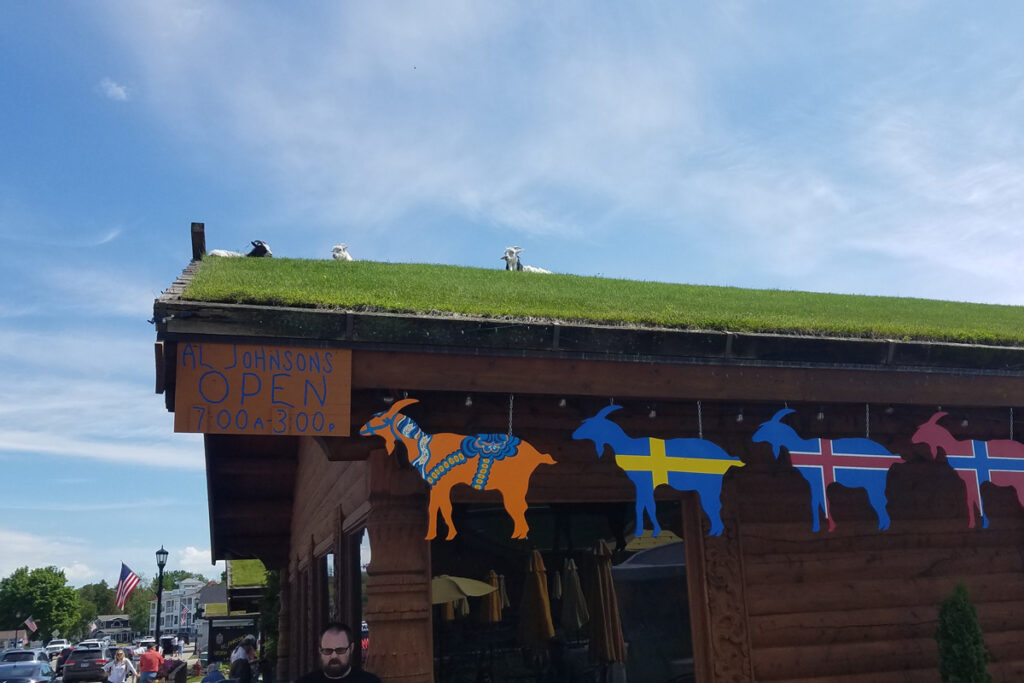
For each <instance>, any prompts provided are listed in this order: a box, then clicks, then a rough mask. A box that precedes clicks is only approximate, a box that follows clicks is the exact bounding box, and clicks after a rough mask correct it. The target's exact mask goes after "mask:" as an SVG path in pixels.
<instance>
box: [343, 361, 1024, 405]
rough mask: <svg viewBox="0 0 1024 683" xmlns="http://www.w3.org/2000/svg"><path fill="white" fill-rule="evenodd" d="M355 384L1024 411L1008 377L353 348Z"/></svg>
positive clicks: (1016, 383)
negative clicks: (967, 407) (923, 405)
mask: <svg viewBox="0 0 1024 683" xmlns="http://www.w3.org/2000/svg"><path fill="white" fill-rule="evenodd" d="M352 386H353V388H354V389H373V388H385V387H402V388H403V389H404V390H406V391H423V390H431V391H466V392H503V393H526V394H548V395H575V396H602V397H632V398H649V399H657V400H697V399H705V400H721V401H805V402H823V403H909V404H915V403H916V404H929V405H936V404H950V405H971V406H1019V405H1024V377H1017V376H1008V375H989V374H983V375H982V374H969V373H966V372H965V373H950V372H942V373H939V372H926V371H906V370H903V371H901V370H881V369H845V368H843V369H837V368H792V367H764V366H752V365H696V364H683V363H634V362H629V361H607V360H594V361H590V360H566V359H559V358H513V357H503V356H502V357H497V356H463V355H446V354H427V353H399V352H390V351H355V352H354V353H353V358H352Z"/></svg>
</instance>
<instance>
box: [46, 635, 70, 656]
mask: <svg viewBox="0 0 1024 683" xmlns="http://www.w3.org/2000/svg"><path fill="white" fill-rule="evenodd" d="M66 647H71V643H69V642H68V641H66V640H64V639H63V638H54V639H53V640H51V641H50V642H49V643H47V645H46V654H48V655H50V656H51V657H56V656H57V655H59V654H60V651H61V650H63V649H64V648H66Z"/></svg>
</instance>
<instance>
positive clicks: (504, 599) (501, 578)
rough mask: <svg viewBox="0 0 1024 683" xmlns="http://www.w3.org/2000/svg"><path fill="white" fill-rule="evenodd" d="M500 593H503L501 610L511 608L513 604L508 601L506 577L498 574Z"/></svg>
mask: <svg viewBox="0 0 1024 683" xmlns="http://www.w3.org/2000/svg"><path fill="white" fill-rule="evenodd" d="M498 592H499V593H501V608H502V609H505V608H506V607H511V606H512V602H511V601H509V599H508V591H507V590H505V575H504V574H498Z"/></svg>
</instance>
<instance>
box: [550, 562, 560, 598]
mask: <svg viewBox="0 0 1024 683" xmlns="http://www.w3.org/2000/svg"><path fill="white" fill-rule="evenodd" d="M548 586H549V587H550V588H551V599H552V600H561V599H562V575H561V574H559V573H558V570H557V569H556V570H555V571H553V572H551V576H549V577H548Z"/></svg>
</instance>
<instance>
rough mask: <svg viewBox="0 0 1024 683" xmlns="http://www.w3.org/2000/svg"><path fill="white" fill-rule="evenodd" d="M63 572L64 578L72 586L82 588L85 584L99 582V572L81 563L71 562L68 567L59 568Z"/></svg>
mask: <svg viewBox="0 0 1024 683" xmlns="http://www.w3.org/2000/svg"><path fill="white" fill-rule="evenodd" d="M61 569H63V570H64V577H65V578H66V579H67V581H68V583H69V584H71V585H73V586H82V585H84V584H87V583H94V582H96V581H97V580H99V576H100V574H99V572H97V571H96V570H95V569H93V568H92V567H90V566H89V565H87V564H83V563H82V562H73V563H72V564H71V566H69V567H61Z"/></svg>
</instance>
